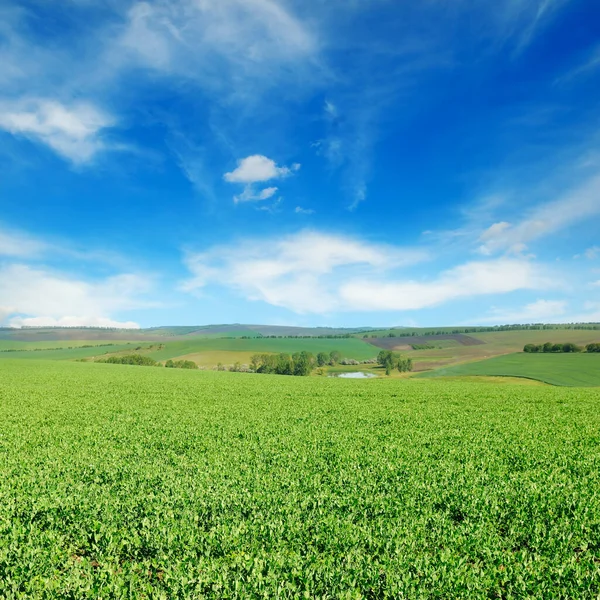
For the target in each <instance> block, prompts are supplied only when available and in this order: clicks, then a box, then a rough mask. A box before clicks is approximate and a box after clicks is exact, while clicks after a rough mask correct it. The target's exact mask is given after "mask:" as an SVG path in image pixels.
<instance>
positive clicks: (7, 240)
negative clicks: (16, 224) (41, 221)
mask: <svg viewBox="0 0 600 600" xmlns="http://www.w3.org/2000/svg"><path fill="white" fill-rule="evenodd" d="M47 248H48V246H47V244H45V243H44V242H41V241H39V240H36V239H34V238H32V237H30V236H28V235H26V234H24V233H20V232H13V231H7V230H2V229H0V256H11V257H19V258H33V257H36V256H39V255H40V254H41V253H42V252H43V251H44V250H46V249H47Z"/></svg>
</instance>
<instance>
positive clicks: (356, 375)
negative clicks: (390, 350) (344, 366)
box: [333, 371, 377, 379]
mask: <svg viewBox="0 0 600 600" xmlns="http://www.w3.org/2000/svg"><path fill="white" fill-rule="evenodd" d="M333 377H341V378H342V379H372V378H373V377H377V375H373V373H363V372H362V371H358V372H356V373H340V374H339V375H333Z"/></svg>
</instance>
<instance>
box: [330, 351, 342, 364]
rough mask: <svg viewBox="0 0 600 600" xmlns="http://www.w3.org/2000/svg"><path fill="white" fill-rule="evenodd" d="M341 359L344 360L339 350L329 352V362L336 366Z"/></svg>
mask: <svg viewBox="0 0 600 600" xmlns="http://www.w3.org/2000/svg"><path fill="white" fill-rule="evenodd" d="M340 360H342V355H341V353H340V352H338V351H337V350H332V351H331V353H330V354H329V364H330V365H332V366H334V365H337V364H338V363H339V362H340Z"/></svg>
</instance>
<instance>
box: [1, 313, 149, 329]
mask: <svg viewBox="0 0 600 600" xmlns="http://www.w3.org/2000/svg"><path fill="white" fill-rule="evenodd" d="M8 325H9V327H17V328H21V327H111V328H116V329H140V326H139V324H138V323H135V322H134V321H115V320H114V319H108V318H106V317H86V316H83V317H61V318H60V319H55V318H52V317H29V318H27V317H14V318H12V319H10V321H9V322H8Z"/></svg>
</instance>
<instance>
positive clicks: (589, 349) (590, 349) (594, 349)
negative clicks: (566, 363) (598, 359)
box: [585, 342, 600, 353]
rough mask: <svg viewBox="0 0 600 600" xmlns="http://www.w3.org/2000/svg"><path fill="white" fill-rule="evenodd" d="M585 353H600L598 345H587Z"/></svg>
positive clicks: (595, 343)
mask: <svg viewBox="0 0 600 600" xmlns="http://www.w3.org/2000/svg"><path fill="white" fill-rule="evenodd" d="M585 351H586V352H593V353H596V352H600V343H597V342H594V343H592V344H588V345H587V346H586V347H585Z"/></svg>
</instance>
